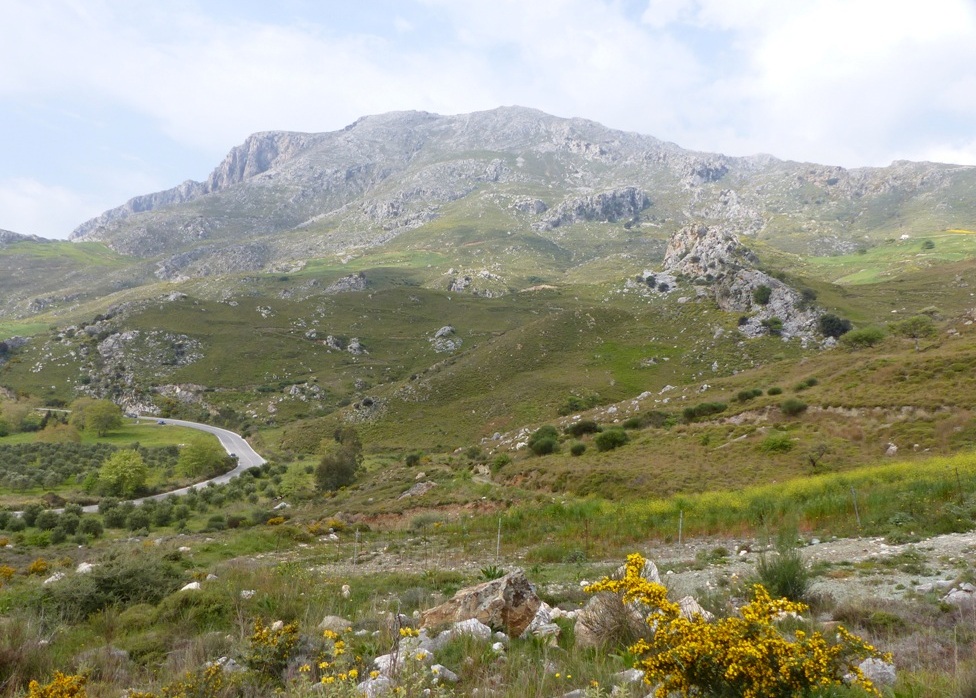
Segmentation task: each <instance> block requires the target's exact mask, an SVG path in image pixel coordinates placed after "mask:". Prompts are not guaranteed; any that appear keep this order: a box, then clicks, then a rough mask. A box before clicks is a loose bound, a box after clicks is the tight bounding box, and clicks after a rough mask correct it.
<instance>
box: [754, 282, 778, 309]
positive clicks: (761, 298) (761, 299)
mask: <svg viewBox="0 0 976 698" xmlns="http://www.w3.org/2000/svg"><path fill="white" fill-rule="evenodd" d="M772 297H773V289H771V288H770V287H769V286H767V285H766V284H763V285H761V286H757V287H756V288H755V290H753V292H752V300H754V301H755V302H756V305H766V304H767V303H769V299H770V298H772Z"/></svg>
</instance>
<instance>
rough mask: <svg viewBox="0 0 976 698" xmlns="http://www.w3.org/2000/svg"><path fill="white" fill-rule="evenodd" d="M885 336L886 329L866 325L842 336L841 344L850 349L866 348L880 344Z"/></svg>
mask: <svg viewBox="0 0 976 698" xmlns="http://www.w3.org/2000/svg"><path fill="white" fill-rule="evenodd" d="M884 338H885V331H884V330H883V329H882V328H880V327H864V328H862V329H859V330H851V331H850V332H848V333H847V334H845V335H844V336H843V337H841V338H840V341H841V344H843V345H844V346H846V347H848V348H850V349H864V348H866V347H873V346H875V345H876V344H880V343H881V342H882V340H884Z"/></svg>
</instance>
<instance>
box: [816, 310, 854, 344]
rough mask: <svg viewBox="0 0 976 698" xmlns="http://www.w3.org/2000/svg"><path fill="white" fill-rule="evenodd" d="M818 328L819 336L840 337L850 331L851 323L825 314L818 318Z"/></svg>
mask: <svg viewBox="0 0 976 698" xmlns="http://www.w3.org/2000/svg"><path fill="white" fill-rule="evenodd" d="M817 324H818V325H819V327H820V334H822V335H823V336H824V337H834V338H836V337H840V336H841V335H842V334H845V333H847V332H850V331H851V321H850V320H845V319H844V318H842V317H838V316H837V315H834V314H833V313H826V314H824V315H821V316H820V320H818V321H817Z"/></svg>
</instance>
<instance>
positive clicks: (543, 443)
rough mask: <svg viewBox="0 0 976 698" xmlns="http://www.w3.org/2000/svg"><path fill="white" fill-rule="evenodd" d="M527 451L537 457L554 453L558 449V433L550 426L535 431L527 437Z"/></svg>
mask: <svg viewBox="0 0 976 698" xmlns="http://www.w3.org/2000/svg"><path fill="white" fill-rule="evenodd" d="M528 444H529V449H530V450H531V451H532V452H533V453H534V454H536V455H537V456H542V455H545V454H547V453H555V452H556V451H557V450H558V449H559V431H558V430H557V429H556V427H554V426H552V425H551V424H546V425H545V426H542V427H539V428H538V429H536V430H535V431H534V432H533V433H532V435H531V436H530V437H529V441H528Z"/></svg>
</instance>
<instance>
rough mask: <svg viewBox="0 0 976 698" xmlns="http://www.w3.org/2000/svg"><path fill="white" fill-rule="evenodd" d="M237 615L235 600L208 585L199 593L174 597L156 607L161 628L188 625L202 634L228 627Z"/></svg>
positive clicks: (185, 592) (179, 593)
mask: <svg viewBox="0 0 976 698" xmlns="http://www.w3.org/2000/svg"><path fill="white" fill-rule="evenodd" d="M233 614H234V599H233V597H232V596H231V595H230V594H228V593H227V592H226V591H224V590H221V589H215V588H213V587H212V586H209V585H208V586H205V587H203V588H202V589H199V590H198V591H192V592H188V591H178V592H176V593H174V594H170V595H169V596H167V597H166V598H165V599H163V600H162V602H161V603H160V604H159V605H158V606H157V607H156V613H155V619H156V622H157V623H158V624H160V625H169V624H172V623H182V622H187V623H190V624H191V625H192V626H193V627H194V628H195V629H196V630H197V631H198V632H205V631H207V630H219V629H223V628H226V627H228V626H229V625H230V621H231V618H233Z"/></svg>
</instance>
